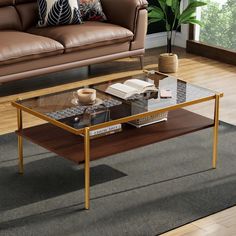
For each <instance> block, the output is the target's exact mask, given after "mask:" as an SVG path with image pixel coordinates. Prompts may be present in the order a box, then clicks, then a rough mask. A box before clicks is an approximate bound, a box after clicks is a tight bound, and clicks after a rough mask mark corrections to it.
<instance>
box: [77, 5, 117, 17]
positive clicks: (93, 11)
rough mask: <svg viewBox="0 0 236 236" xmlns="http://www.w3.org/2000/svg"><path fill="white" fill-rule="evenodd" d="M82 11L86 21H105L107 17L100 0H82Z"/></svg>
mask: <svg viewBox="0 0 236 236" xmlns="http://www.w3.org/2000/svg"><path fill="white" fill-rule="evenodd" d="M116 1H119V0H116ZM80 12H81V15H82V19H83V20H84V21H88V20H91V21H92V20H96V21H104V20H106V19H107V18H106V16H105V14H104V13H103V10H102V4H101V2H100V0H80Z"/></svg>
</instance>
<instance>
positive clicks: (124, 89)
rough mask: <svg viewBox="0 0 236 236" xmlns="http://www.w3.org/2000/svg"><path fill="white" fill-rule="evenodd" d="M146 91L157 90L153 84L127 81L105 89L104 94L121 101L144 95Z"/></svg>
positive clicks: (134, 80)
mask: <svg viewBox="0 0 236 236" xmlns="http://www.w3.org/2000/svg"><path fill="white" fill-rule="evenodd" d="M146 91H157V88H156V87H155V85H154V84H153V83H150V82H146V81H143V80H139V79H129V80H126V81H125V82H124V83H123V84H122V83H116V84H112V85H110V86H109V87H108V88H107V89H106V93H109V94H111V95H114V96H116V97H119V98H122V99H127V98H129V97H131V96H133V95H135V94H141V93H145V92H146Z"/></svg>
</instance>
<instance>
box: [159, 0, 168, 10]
mask: <svg viewBox="0 0 236 236" xmlns="http://www.w3.org/2000/svg"><path fill="white" fill-rule="evenodd" d="M157 2H158V3H159V5H160V6H161V9H162V10H163V12H165V11H166V7H167V4H166V0H157Z"/></svg>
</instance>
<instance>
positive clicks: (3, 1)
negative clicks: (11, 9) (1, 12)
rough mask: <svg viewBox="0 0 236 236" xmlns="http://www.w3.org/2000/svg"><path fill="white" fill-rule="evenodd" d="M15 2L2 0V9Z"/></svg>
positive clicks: (0, 3)
mask: <svg viewBox="0 0 236 236" xmlns="http://www.w3.org/2000/svg"><path fill="white" fill-rule="evenodd" d="M13 3H14V0H1V1H0V7H4V6H10V5H13Z"/></svg>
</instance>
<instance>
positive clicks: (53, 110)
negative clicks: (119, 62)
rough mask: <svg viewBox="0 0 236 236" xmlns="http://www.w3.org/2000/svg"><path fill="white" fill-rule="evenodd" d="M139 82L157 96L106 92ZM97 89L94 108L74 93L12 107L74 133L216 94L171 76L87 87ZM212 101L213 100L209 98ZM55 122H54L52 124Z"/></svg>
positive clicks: (155, 75)
mask: <svg viewBox="0 0 236 236" xmlns="http://www.w3.org/2000/svg"><path fill="white" fill-rule="evenodd" d="M134 78H135V79H140V80H143V81H147V82H151V83H153V84H154V85H155V87H156V88H157V89H158V92H157V93H155V95H154V96H153V94H152V95H151V96H150V95H149V96H140V97H139V98H136V99H130V100H123V99H121V98H119V97H116V96H113V95H109V94H108V93H106V92H105V90H106V89H107V87H108V86H110V85H111V84H114V83H118V82H119V83H123V82H124V81H126V80H128V79H134ZM89 88H94V89H96V95H97V98H96V101H95V104H93V105H88V106H86V105H83V104H79V103H78V102H77V101H76V100H75V98H74V92H75V91H77V90H78V89H79V88H76V89H73V90H66V91H63V92H58V93H53V94H49V95H44V96H38V97H34V98H30V99H25V100H18V101H16V102H15V103H16V104H17V105H18V106H19V107H20V108H22V109H23V110H24V108H26V109H25V110H26V111H28V112H29V111H32V114H34V115H35V116H38V117H40V118H42V119H44V118H45V120H47V121H49V122H50V121H52V123H54V124H55V123H56V124H59V123H60V124H61V125H62V126H63V125H64V126H67V127H71V128H72V129H73V130H78V132H80V131H82V130H83V129H84V128H85V127H88V126H90V127H91V126H94V125H98V124H104V123H106V122H110V121H120V122H121V123H123V122H124V121H125V120H127V119H129V120H132V117H136V115H139V114H147V115H148V113H150V112H152V111H158V110H161V109H164V108H167V110H168V108H171V107H175V106H176V105H178V104H180V105H181V104H182V105H183V107H184V106H185V105H189V103H191V102H194V101H198V100H199V101H200V100H201V99H204V98H209V99H210V98H211V97H213V96H215V94H216V92H214V91H211V90H209V89H206V88H202V87H199V86H197V85H193V84H190V83H187V82H185V81H182V80H179V79H177V78H175V77H172V76H165V75H162V74H159V73H158V72H156V73H150V74H146V73H143V74H140V75H135V76H130V77H124V78H121V79H118V80H112V81H106V82H101V83H97V84H93V85H90V86H89ZM163 91H169V92H170V93H171V97H169V98H162V97H161V92H163ZM211 99H213V98H211ZM53 121H57V122H53Z"/></svg>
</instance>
